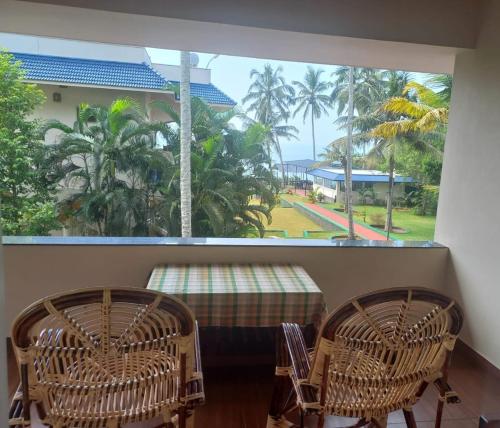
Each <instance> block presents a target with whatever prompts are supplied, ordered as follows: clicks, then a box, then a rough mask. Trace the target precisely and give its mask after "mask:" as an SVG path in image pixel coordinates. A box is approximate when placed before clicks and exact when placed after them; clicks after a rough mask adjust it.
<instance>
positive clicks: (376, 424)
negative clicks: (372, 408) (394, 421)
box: [369, 416, 387, 428]
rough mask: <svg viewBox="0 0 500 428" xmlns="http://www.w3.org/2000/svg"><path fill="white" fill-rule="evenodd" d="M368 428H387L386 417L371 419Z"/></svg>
mask: <svg viewBox="0 0 500 428" xmlns="http://www.w3.org/2000/svg"><path fill="white" fill-rule="evenodd" d="M369 427H370V428H386V427H387V416H383V417H380V418H374V419H372V421H371V423H370V425H369Z"/></svg>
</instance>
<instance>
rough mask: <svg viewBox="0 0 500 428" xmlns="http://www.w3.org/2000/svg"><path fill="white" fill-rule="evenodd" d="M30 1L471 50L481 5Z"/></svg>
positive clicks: (323, 0) (465, 1) (338, 0)
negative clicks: (467, 48)
mask: <svg viewBox="0 0 500 428" xmlns="http://www.w3.org/2000/svg"><path fill="white" fill-rule="evenodd" d="M31 1H35V2H37V3H52V4H59V5H65V6H75V7H86V8H92V9H97V10H101V11H105V10H107V11H114V12H123V13H128V14H136V15H146V16H155V17H168V18H176V19H182V20H192V21H202V22H212V23H216V24H218V23H221V22H222V23H225V24H232V25H241V26H248V27H257V28H263V29H264V28H272V29H278V30H285V31H294V32H302V33H314V34H327V35H335V36H342V37H358V38H366V39H372V40H387V41H404V42H410V43H420V44H429V45H431V44H436V45H441V46H457V47H469V48H470V47H473V46H474V42H475V36H476V29H477V21H478V19H477V18H478V9H479V3H480V1H476V0H439V1H436V0H419V1H413V0H378V1H374V0H308V1H304V0H252V1H249V0H246V1H234V0H210V1H207V0H183V1H177V2H174V1H169V2H164V1H158V0H142V1H123V0H106V1H102V0H85V1H82V0H31ZM132 28H134V27H132ZM139 29H140V30H141V31H144V29H143V28H141V27H138V28H137V30H139ZM126 30H127V31H129V29H128V28H127V29H126ZM136 32H137V33H138V32H139V31H136ZM145 46H149V45H145Z"/></svg>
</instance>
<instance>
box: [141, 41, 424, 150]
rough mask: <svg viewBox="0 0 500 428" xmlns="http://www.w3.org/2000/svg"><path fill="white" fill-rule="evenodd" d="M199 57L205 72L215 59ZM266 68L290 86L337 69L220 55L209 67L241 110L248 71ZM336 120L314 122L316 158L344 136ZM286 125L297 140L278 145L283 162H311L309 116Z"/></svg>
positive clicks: (161, 57) (173, 60)
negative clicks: (314, 72) (277, 70)
mask: <svg viewBox="0 0 500 428" xmlns="http://www.w3.org/2000/svg"><path fill="white" fill-rule="evenodd" d="M147 51H148V53H149V55H150V57H151V60H152V61H153V62H156V63H163V64H174V65H178V64H179V63H180V54H179V51H174V50H165V49H155V48H148V49H147ZM198 56H199V58H200V61H199V64H198V66H199V67H202V68H206V66H207V63H208V62H209V61H210V59H211V58H213V57H214V55H213V54H206V53H198ZM265 64H271V65H272V66H273V67H277V66H280V65H281V66H282V67H283V76H284V77H285V80H286V82H287V83H289V84H291V83H292V82H293V81H294V80H297V81H302V80H303V79H304V75H305V73H306V71H307V67H308V66H309V65H311V66H313V67H314V68H320V69H322V70H324V71H325V73H324V74H323V78H324V79H329V78H330V75H331V74H332V72H334V71H335V69H336V66H335V65H320V64H307V63H301V62H290V61H275V60H268V59H258V58H248V57H236V56H229V55H220V56H218V57H217V58H214V59H213V60H212V61H211V63H210V69H211V70H212V83H213V84H214V85H215V86H217V87H218V88H219V89H220V90H222V91H223V92H224V93H226V94H227V95H228V96H229V97H231V98H232V99H233V100H235V101H236V102H237V103H238V105H239V106H240V107H243V108H244V107H245V105H244V104H243V103H242V99H243V98H244V97H245V95H246V94H247V91H248V87H249V86H250V84H251V79H250V71H251V70H252V69H257V70H259V71H262V70H263V68H264V65H265ZM414 76H415V78H416V79H417V80H420V79H423V78H422V75H421V74H418V73H415V75H414ZM292 108H293V107H292ZM336 118H337V115H336V110H335V109H331V110H330V114H329V115H328V116H326V115H323V116H322V117H321V118H320V119H317V120H316V121H315V134H316V153H317V154H319V153H321V152H322V151H323V150H324V148H325V147H326V146H327V145H328V144H329V143H331V142H332V141H334V140H335V139H337V138H339V137H341V136H342V135H343V134H344V131H339V130H338V129H337V126H336V125H334V123H333V122H334V121H335V119H336ZM288 124H289V125H294V126H295V127H296V128H297V129H298V130H299V132H298V134H297V137H298V138H297V139H291V140H289V141H287V140H284V139H282V140H281V141H280V143H281V149H282V153H283V159H284V160H296V159H312V156H313V152H312V133H311V119H310V116H308V117H307V119H306V121H305V122H304V121H303V113H298V114H297V116H295V118H293V117H292V118H291V119H290V120H289V123H288Z"/></svg>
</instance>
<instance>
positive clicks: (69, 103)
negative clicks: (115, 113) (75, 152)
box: [33, 85, 146, 143]
mask: <svg viewBox="0 0 500 428" xmlns="http://www.w3.org/2000/svg"><path fill="white" fill-rule="evenodd" d="M39 87H40V89H42V90H43V92H44V93H45V96H46V98H47V99H46V101H45V103H44V104H43V105H41V106H40V107H38V109H37V110H36V111H35V112H34V114H33V116H34V117H36V118H39V119H41V120H47V119H58V120H60V121H61V122H63V123H65V124H66V125H69V126H72V125H73V123H74V122H75V119H76V108H77V107H78V106H79V105H80V104H81V103H87V104H97V105H104V106H109V105H110V104H111V103H112V102H113V101H114V100H116V99H117V98H124V97H129V98H133V99H135V100H137V101H138V102H139V103H140V104H141V105H143V106H145V105H146V94H145V93H144V92H134V91H123V90H116V89H105V88H82V87H77V86H67V87H61V86H57V85H39ZM54 92H58V93H60V94H61V102H54V101H53V94H54ZM56 135H57V131H50V132H49V133H48V134H47V138H46V140H45V141H46V142H47V143H52V142H54V138H55V136H56Z"/></svg>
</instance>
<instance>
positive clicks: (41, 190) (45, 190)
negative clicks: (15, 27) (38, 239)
mask: <svg viewBox="0 0 500 428" xmlns="http://www.w3.org/2000/svg"><path fill="white" fill-rule="evenodd" d="M23 77H24V72H23V70H22V68H21V64H20V63H19V62H15V61H14V58H13V56H12V55H9V54H7V53H4V52H0V199H1V211H2V216H1V221H0V228H1V229H3V233H4V234H8V235H44V234H47V233H48V232H49V231H50V230H53V229H57V228H59V226H60V225H59V223H58V221H57V217H56V211H55V208H54V186H53V182H52V181H51V180H50V176H47V175H46V174H45V172H46V171H45V166H44V165H45V159H44V157H45V151H44V148H43V143H42V142H41V141H39V140H38V139H37V133H38V130H37V129H38V122H37V121H35V120H29V119H27V117H28V116H29V115H31V114H32V113H33V111H34V109H35V108H36V107H37V106H39V105H41V104H42V103H43V102H44V101H45V95H44V93H43V92H42V91H41V90H40V89H39V88H38V87H37V86H36V85H33V84H25V83H24V82H23Z"/></svg>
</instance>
